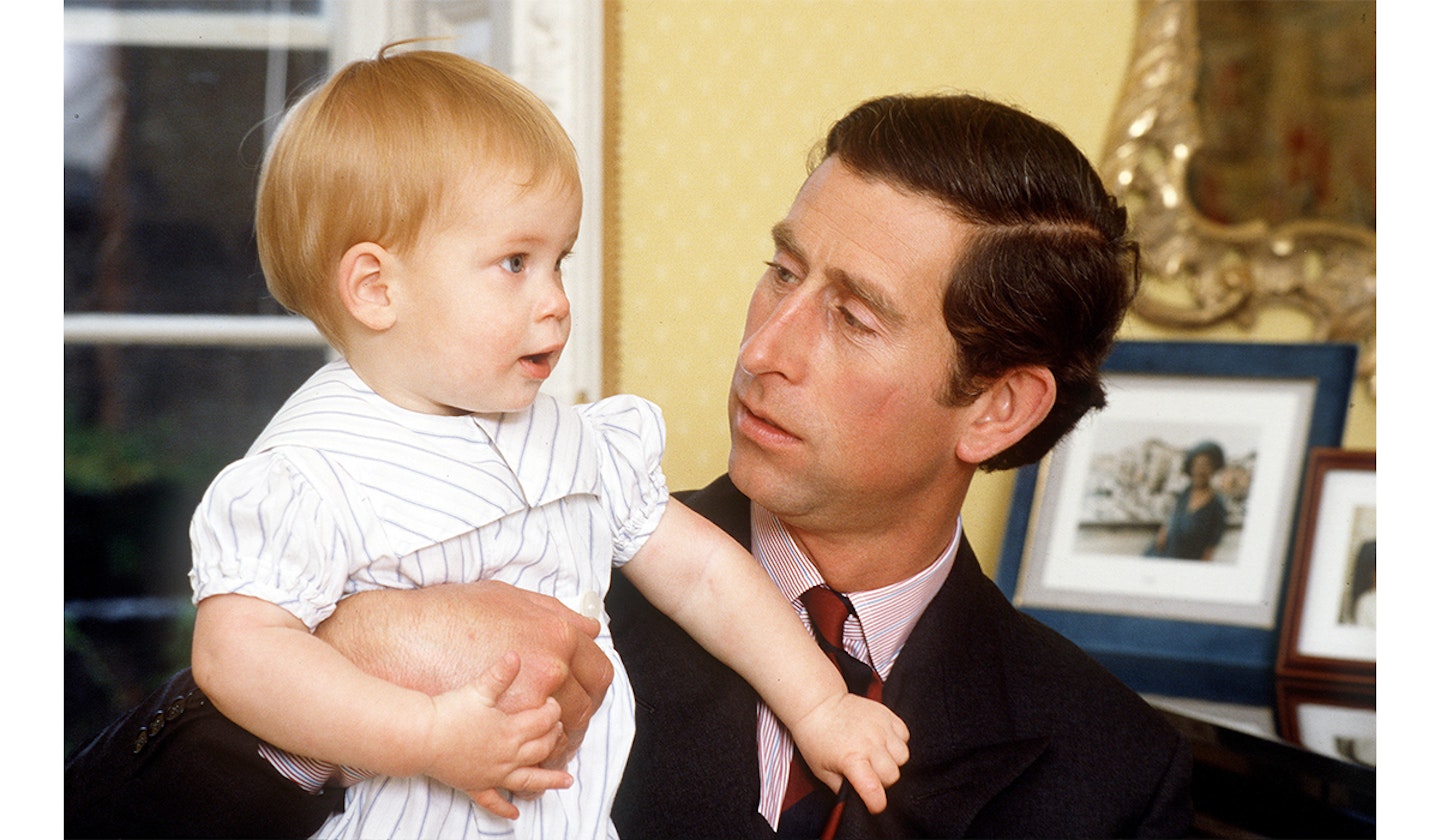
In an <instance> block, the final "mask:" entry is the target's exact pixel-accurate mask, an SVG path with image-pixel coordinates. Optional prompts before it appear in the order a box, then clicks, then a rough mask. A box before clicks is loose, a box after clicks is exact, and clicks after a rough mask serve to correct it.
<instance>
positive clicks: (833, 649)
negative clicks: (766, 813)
mask: <svg viewBox="0 0 1440 840" xmlns="http://www.w3.org/2000/svg"><path fill="white" fill-rule="evenodd" d="M800 603H802V604H804V605H805V611H806V612H808V613H809V614H810V626H811V627H812V628H813V629H814V631H815V641H816V643H817V644H819V645H820V649H821V650H823V651H825V655H826V656H829V657H830V661H831V662H833V663H835V667H836V668H837V669H838V670H839V671H840V675H841V676H842V677H843V678H844V679H845V685H846V686H847V687H848V688H849V689H850V691H851V693H854V694H863V695H865V696H866V697H868V698H870V699H871V700H875V701H877V702H878V701H879V700H880V690H881V687H882V684H881V682H880V675H879V674H877V673H875V669H874V668H871V667H870V666H869V665H866V664H865V663H864V662H861V661H860V660H858V659H856V658H855V657H853V656H851V655H850V654H849V653H847V652H846V651H845V647H844V643H843V635H844V628H845V619H846V618H847V617H848V616H849V615H850V614H851V613H852V612H854V610H853V608H852V607H851V606H850V602H849V601H848V600H847V599H846V598H845V596H844V595H841V594H840V593H838V592H836V591H835V590H833V589H831V588H829V587H827V586H816V587H812V588H810V589H808V590H806V591H805V592H804V593H802V594H801V595H800ZM844 807H845V803H844V802H842V801H839V800H838V799H837V797H836V796H835V794H833V793H831V792H830V789H829V788H828V787H826V786H825V785H822V784H820V782H819V781H818V780H817V779H816V778H815V776H814V774H812V773H811V772H810V768H809V767H808V766H807V765H806V764H805V760H804V759H803V758H801V757H800V751H799V750H795V752H794V754H793V756H792V757H791V759H790V781H789V783H788V784H787V785H786V787H785V799H784V800H783V801H782V803H781V805H780V824H779V826H778V827H777V828H776V834H777V836H779V837H811V838H813V837H822V838H828V837H831V836H833V835H834V833H835V829H836V827H838V826H839V824H840V812H841V811H842V810H843V809H844Z"/></svg>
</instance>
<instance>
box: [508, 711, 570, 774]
mask: <svg viewBox="0 0 1440 840" xmlns="http://www.w3.org/2000/svg"><path fill="white" fill-rule="evenodd" d="M511 722H512V724H513V725H514V727H515V730H514V731H515V735H516V738H517V740H518V742H519V743H518V746H517V747H516V750H515V765H516V766H517V767H523V766H527V765H531V764H541V763H543V762H544V761H545V759H546V758H548V757H549V756H550V754H551V753H553V752H554V751H555V748H556V747H557V746H558V745H559V743H560V739H561V738H564V737H565V727H564V726H563V725H562V724H561V723H560V704H559V703H556V702H555V700H554V699H553V698H549V699H547V700H546V701H545V705H543V706H541V707H540V708H538V709H531V710H530V711H527V712H517V713H515V714H514V715H511Z"/></svg>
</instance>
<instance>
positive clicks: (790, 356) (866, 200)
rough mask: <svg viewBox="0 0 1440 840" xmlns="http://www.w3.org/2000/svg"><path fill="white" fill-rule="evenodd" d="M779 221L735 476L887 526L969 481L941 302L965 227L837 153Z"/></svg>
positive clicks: (750, 350) (816, 512)
mask: <svg viewBox="0 0 1440 840" xmlns="http://www.w3.org/2000/svg"><path fill="white" fill-rule="evenodd" d="M773 233H774V239H775V256H774V258H773V260H772V261H771V263H770V265H769V268H768V270H767V271H766V272H765V274H764V276H763V277H761V279H760V283H759V285H758V286H757V288H756V290H755V294H754V296H753V297H752V298H751V301H750V309H749V313H748V315H747V317H746V322H745V336H744V341H743V343H742V344H741V347H740V356H739V359H738V360H737V362H736V365H735V374H734V378H733V380H732V384H731V389H730V406H729V407H730V437H731V452H730V475H731V478H732V480H733V481H734V482H735V484H736V486H737V487H738V488H739V489H740V490H741V491H742V492H744V493H745V494H746V495H748V496H749V497H750V498H751V499H753V500H755V501H756V502H758V503H759V504H760V505H762V506H763V507H765V508H767V509H769V510H771V511H772V512H774V513H776V514H778V515H780V517H781V519H782V520H784V521H785V522H787V524H791V525H792V526H796V527H800V528H811V529H826V530H830V531H832V532H833V531H836V530H855V529H860V530H869V531H878V530H883V529H884V528H886V527H887V526H888V524H890V523H892V522H894V521H896V520H898V519H903V518H904V517H906V516H909V515H914V513H915V510H914V506H915V505H916V504H921V505H922V506H925V507H929V505H930V504H931V503H932V502H933V500H934V499H935V498H936V494H937V493H938V494H944V493H950V494H951V495H952V496H953V494H954V493H955V491H956V490H957V488H958V489H959V490H960V491H961V492H963V484H959V483H958V482H959V481H960V477H961V476H962V475H967V474H968V473H965V472H963V470H964V468H963V466H962V464H961V463H960V462H959V459H958V457H957V456H956V452H955V444H956V442H957V435H958V430H959V428H960V416H961V410H960V409H957V408H954V407H950V406H947V405H943V404H942V403H941V402H940V399H939V398H940V395H941V394H942V393H943V392H944V390H945V385H946V384H947V382H948V379H949V374H950V370H951V360H952V358H953V356H954V352H955V344H954V340H953V339H952V338H951V337H950V334H949V333H948V331H947V330H946V329H945V325H944V321H943V320H942V317H941V300H942V294H943V289H944V287H945V284H946V282H947V280H948V277H949V274H950V271H951V268H952V266H953V265H954V262H955V257H956V255H957V254H958V253H959V249H960V248H961V246H962V243H963V241H964V233H965V225H964V224H963V223H961V222H960V221H958V220H957V219H955V218H954V217H953V216H951V215H950V214H948V213H947V212H946V211H945V210H944V209H943V208H942V206H941V205H940V204H939V203H938V202H936V201H934V200H933V199H929V198H924V197H919V196H916V195H911V194H905V193H901V192H899V191H897V190H895V189H894V188H893V187H891V186H889V185H888V184H886V183H883V182H880V181H873V180H866V179H863V178H861V177H860V176H859V175H857V174H855V173H854V172H852V171H851V170H849V169H847V168H846V167H845V166H844V165H843V164H841V163H840V162H839V161H837V160H835V159H833V158H832V159H828V160H826V161H825V162H824V163H822V164H821V165H820V167H819V168H818V169H816V170H815V172H814V173H813V174H812V175H811V176H810V178H809V180H808V181H806V183H805V185H804V187H802V188H801V190H800V193H799V195H798V196H796V198H795V203H794V204H793V205H792V206H791V208H790V213H789V215H787V216H786V217H785V220H784V221H782V222H780V223H779V224H777V225H776V226H775V228H774V231H773ZM954 503H955V505H957V506H958V503H959V502H958V500H954ZM907 510H908V513H907Z"/></svg>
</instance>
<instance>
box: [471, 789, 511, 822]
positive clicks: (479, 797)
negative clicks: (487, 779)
mask: <svg viewBox="0 0 1440 840" xmlns="http://www.w3.org/2000/svg"><path fill="white" fill-rule="evenodd" d="M468 793H469V794H470V798H471V799H473V800H475V804H476V805H479V806H480V807H481V808H484V809H485V810H487V811H489V812H490V813H492V814H494V815H495V816H497V817H500V818H501V819H506V820H513V819H516V818H517V817H519V816H520V809H519V808H516V807H515V806H514V805H512V804H510V803H509V802H508V801H506V799H505V797H503V796H501V795H500V791H498V790H496V789H495V788H490V789H489V790H482V791H473V790H472V791H468Z"/></svg>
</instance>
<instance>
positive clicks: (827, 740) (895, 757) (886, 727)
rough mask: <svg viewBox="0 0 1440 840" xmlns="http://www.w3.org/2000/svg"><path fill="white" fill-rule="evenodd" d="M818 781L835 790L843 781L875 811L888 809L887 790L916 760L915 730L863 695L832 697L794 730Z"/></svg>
mask: <svg viewBox="0 0 1440 840" xmlns="http://www.w3.org/2000/svg"><path fill="white" fill-rule="evenodd" d="M790 735H791V737H793V738H794V739H795V744H796V746H797V747H798V748H799V749H800V753H801V755H803V756H805V762H806V763H807V764H809V765H810V769H811V770H813V771H814V772H815V777H816V778H817V779H819V780H820V781H821V782H823V783H824V784H825V785H826V786H828V787H829V788H830V789H831V790H833V791H838V790H839V789H840V782H841V779H842V777H843V778H845V779H849V780H850V786H851V787H853V788H854V789H855V792H856V793H857V794H859V796H860V798H861V799H862V800H864V802H865V807H866V808H868V809H870V813H872V814H878V813H880V812H881V811H883V810H885V788H887V787H889V786H890V785H893V784H895V781H896V780H897V779H899V778H900V765H902V764H904V763H905V762H906V761H909V760H910V748H909V747H908V746H907V745H906V742H907V741H909V740H910V730H909V729H908V728H907V727H906V726H905V722H904V721H902V720H901V719H900V718H898V717H896V716H895V713H894V712H892V711H890V710H889V709H887V708H885V707H884V706H882V705H880V704H879V703H876V702H875V701H873V700H867V699H865V698H864V697H861V696H860V695H858V694H842V695H836V696H834V697H831V698H830V699H828V700H826V701H825V702H823V703H821V704H820V705H819V706H816V707H815V708H814V709H813V710H811V712H810V713H809V714H807V715H806V716H805V717H803V718H801V719H800V721H799V722H798V723H797V724H796V725H795V726H792V727H791V728H790Z"/></svg>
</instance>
